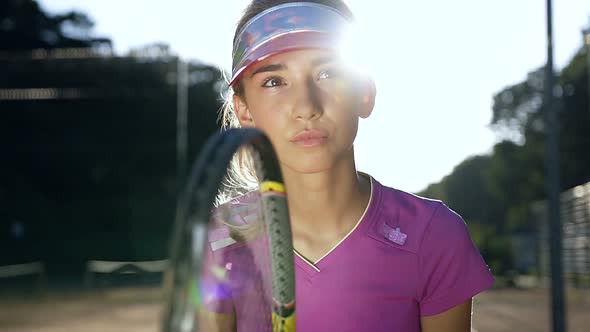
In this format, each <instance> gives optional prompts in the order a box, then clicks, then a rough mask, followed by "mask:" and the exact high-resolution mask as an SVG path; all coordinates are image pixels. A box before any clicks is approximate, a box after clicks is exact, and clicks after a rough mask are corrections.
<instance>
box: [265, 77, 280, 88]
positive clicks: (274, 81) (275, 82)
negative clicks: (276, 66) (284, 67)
mask: <svg viewBox="0 0 590 332" xmlns="http://www.w3.org/2000/svg"><path fill="white" fill-rule="evenodd" d="M282 84H283V81H282V80H281V79H280V78H278V77H269V78H267V79H266V80H264V82H263V83H262V86H263V87H266V88H272V87H275V86H279V85H282Z"/></svg>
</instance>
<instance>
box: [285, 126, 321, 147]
mask: <svg viewBox="0 0 590 332" xmlns="http://www.w3.org/2000/svg"><path fill="white" fill-rule="evenodd" d="M327 138H328V133H327V132H326V131H325V130H321V129H310V130H303V131H300V132H299V133H297V134H296V135H295V136H293V138H292V139H291V142H293V143H295V144H296V145H298V146H302V147H306V148H310V147H315V146H319V145H322V144H324V143H325V142H326V141H327Z"/></svg>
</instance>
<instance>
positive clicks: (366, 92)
mask: <svg viewBox="0 0 590 332" xmlns="http://www.w3.org/2000/svg"><path fill="white" fill-rule="evenodd" d="M361 84H362V86H361V89H360V91H361V96H360V97H361V105H360V109H359V116H360V117H361V118H363V119H366V118H368V117H369V115H371V112H373V108H374V107H375V98H376V97H377V86H376V85H375V81H374V80H373V78H371V77H365V78H363V80H362V83H361Z"/></svg>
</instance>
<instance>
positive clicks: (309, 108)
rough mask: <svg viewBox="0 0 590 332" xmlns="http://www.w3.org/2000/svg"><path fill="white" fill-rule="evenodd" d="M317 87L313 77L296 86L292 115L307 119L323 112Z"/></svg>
mask: <svg viewBox="0 0 590 332" xmlns="http://www.w3.org/2000/svg"><path fill="white" fill-rule="evenodd" d="M320 94H321V92H320V91H319V87H318V85H317V84H316V82H315V81H314V79H313V78H308V79H306V80H305V81H303V82H301V84H300V85H299V86H298V87H297V93H296V98H297V99H296V102H295V105H294V107H293V117H294V118H296V119H302V120H308V119H313V118H316V117H319V116H321V114H322V113H323V108H322V103H321V98H320Z"/></svg>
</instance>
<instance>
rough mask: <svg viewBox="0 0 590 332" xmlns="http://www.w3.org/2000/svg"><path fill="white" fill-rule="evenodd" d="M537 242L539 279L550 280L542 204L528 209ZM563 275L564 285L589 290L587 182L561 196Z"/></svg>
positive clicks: (589, 205)
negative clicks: (535, 230) (534, 227)
mask: <svg viewBox="0 0 590 332" xmlns="http://www.w3.org/2000/svg"><path fill="white" fill-rule="evenodd" d="M531 214H532V220H534V221H535V223H536V229H537V239H538V250H537V254H538V269H539V276H540V277H541V279H542V280H547V279H548V278H549V277H550V261H549V250H550V248H549V225H548V222H549V220H548V218H547V206H546V202H545V201H539V202H535V203H534V204H533V205H532V206H531ZM561 223H562V227H563V241H562V242H563V256H562V257H563V273H564V276H565V280H566V282H567V283H568V286H572V287H583V288H589V287H590V182H588V183H586V184H583V185H579V186H577V187H574V188H571V189H569V190H567V191H565V192H563V193H561Z"/></svg>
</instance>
